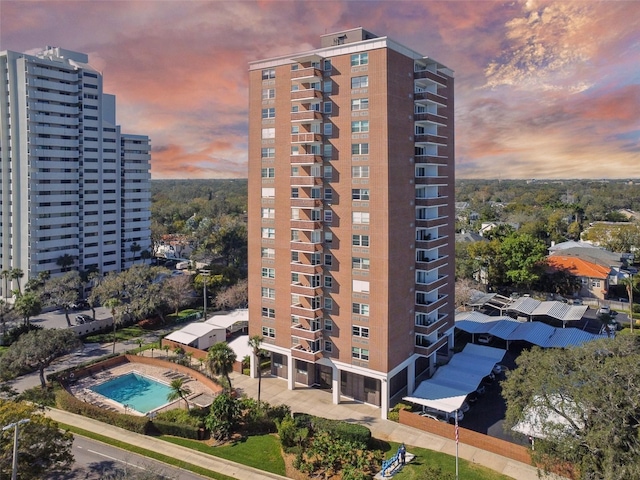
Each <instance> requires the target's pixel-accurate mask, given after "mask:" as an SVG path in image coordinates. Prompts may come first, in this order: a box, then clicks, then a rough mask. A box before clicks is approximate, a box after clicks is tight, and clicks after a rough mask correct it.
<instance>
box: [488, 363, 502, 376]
mask: <svg viewBox="0 0 640 480" xmlns="http://www.w3.org/2000/svg"><path fill="white" fill-rule="evenodd" d="M504 371H505V366H504V365H500V364H499V363H496V364H495V365H494V366H493V370H492V371H491V373H493V374H494V375H500V374H501V373H502V372H504Z"/></svg>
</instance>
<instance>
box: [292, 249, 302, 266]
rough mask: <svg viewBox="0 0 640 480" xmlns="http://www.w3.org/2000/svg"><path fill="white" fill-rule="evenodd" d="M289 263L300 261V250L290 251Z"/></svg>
mask: <svg viewBox="0 0 640 480" xmlns="http://www.w3.org/2000/svg"><path fill="white" fill-rule="evenodd" d="M291 263H300V252H296V251H295V250H294V251H292V252H291Z"/></svg>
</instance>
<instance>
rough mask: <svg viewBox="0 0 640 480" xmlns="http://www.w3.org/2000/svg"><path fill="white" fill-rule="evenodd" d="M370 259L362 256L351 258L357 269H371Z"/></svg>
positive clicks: (352, 264)
mask: <svg viewBox="0 0 640 480" xmlns="http://www.w3.org/2000/svg"><path fill="white" fill-rule="evenodd" d="M369 266H370V263H369V259H368V258H361V257H352V258H351V267H352V268H355V269H357V270H369Z"/></svg>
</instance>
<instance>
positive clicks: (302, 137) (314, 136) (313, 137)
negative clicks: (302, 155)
mask: <svg viewBox="0 0 640 480" xmlns="http://www.w3.org/2000/svg"><path fill="white" fill-rule="evenodd" d="M291 143H298V144H308V143H322V134H321V133H298V134H295V135H291Z"/></svg>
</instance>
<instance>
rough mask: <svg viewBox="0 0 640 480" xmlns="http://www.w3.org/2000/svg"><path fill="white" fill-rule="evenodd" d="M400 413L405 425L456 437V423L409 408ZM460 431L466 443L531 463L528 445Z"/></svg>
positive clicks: (460, 437)
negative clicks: (411, 410) (439, 419)
mask: <svg viewBox="0 0 640 480" xmlns="http://www.w3.org/2000/svg"><path fill="white" fill-rule="evenodd" d="M398 413H399V414H400V419H399V421H400V423H401V424H403V425H408V426H410V427H414V428H418V429H420V430H424V431H425V432H429V433H433V434H434V435H438V436H440V437H444V438H448V439H450V440H455V439H456V430H455V426H454V425H450V424H448V423H444V422H438V421H437V420H433V419H431V418H427V417H421V416H420V415H418V414H417V413H412V412H409V411H407V410H400V411H399V412H398ZM458 433H459V439H460V442H461V443H464V444H465V445H470V446H472V447H476V448H479V449H481V450H486V451H488V452H492V453H495V454H497V455H502V456H503V457H507V458H510V459H512V460H516V461H518V462H522V463H526V464H527V465H531V452H530V451H529V449H528V448H527V447H523V446H522V445H516V444H514V443H511V442H507V441H505V440H501V439H499V438H494V437H490V436H488V435H484V434H482V433H478V432H474V431H473V430H468V429H466V428H461V427H459V428H458Z"/></svg>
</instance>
